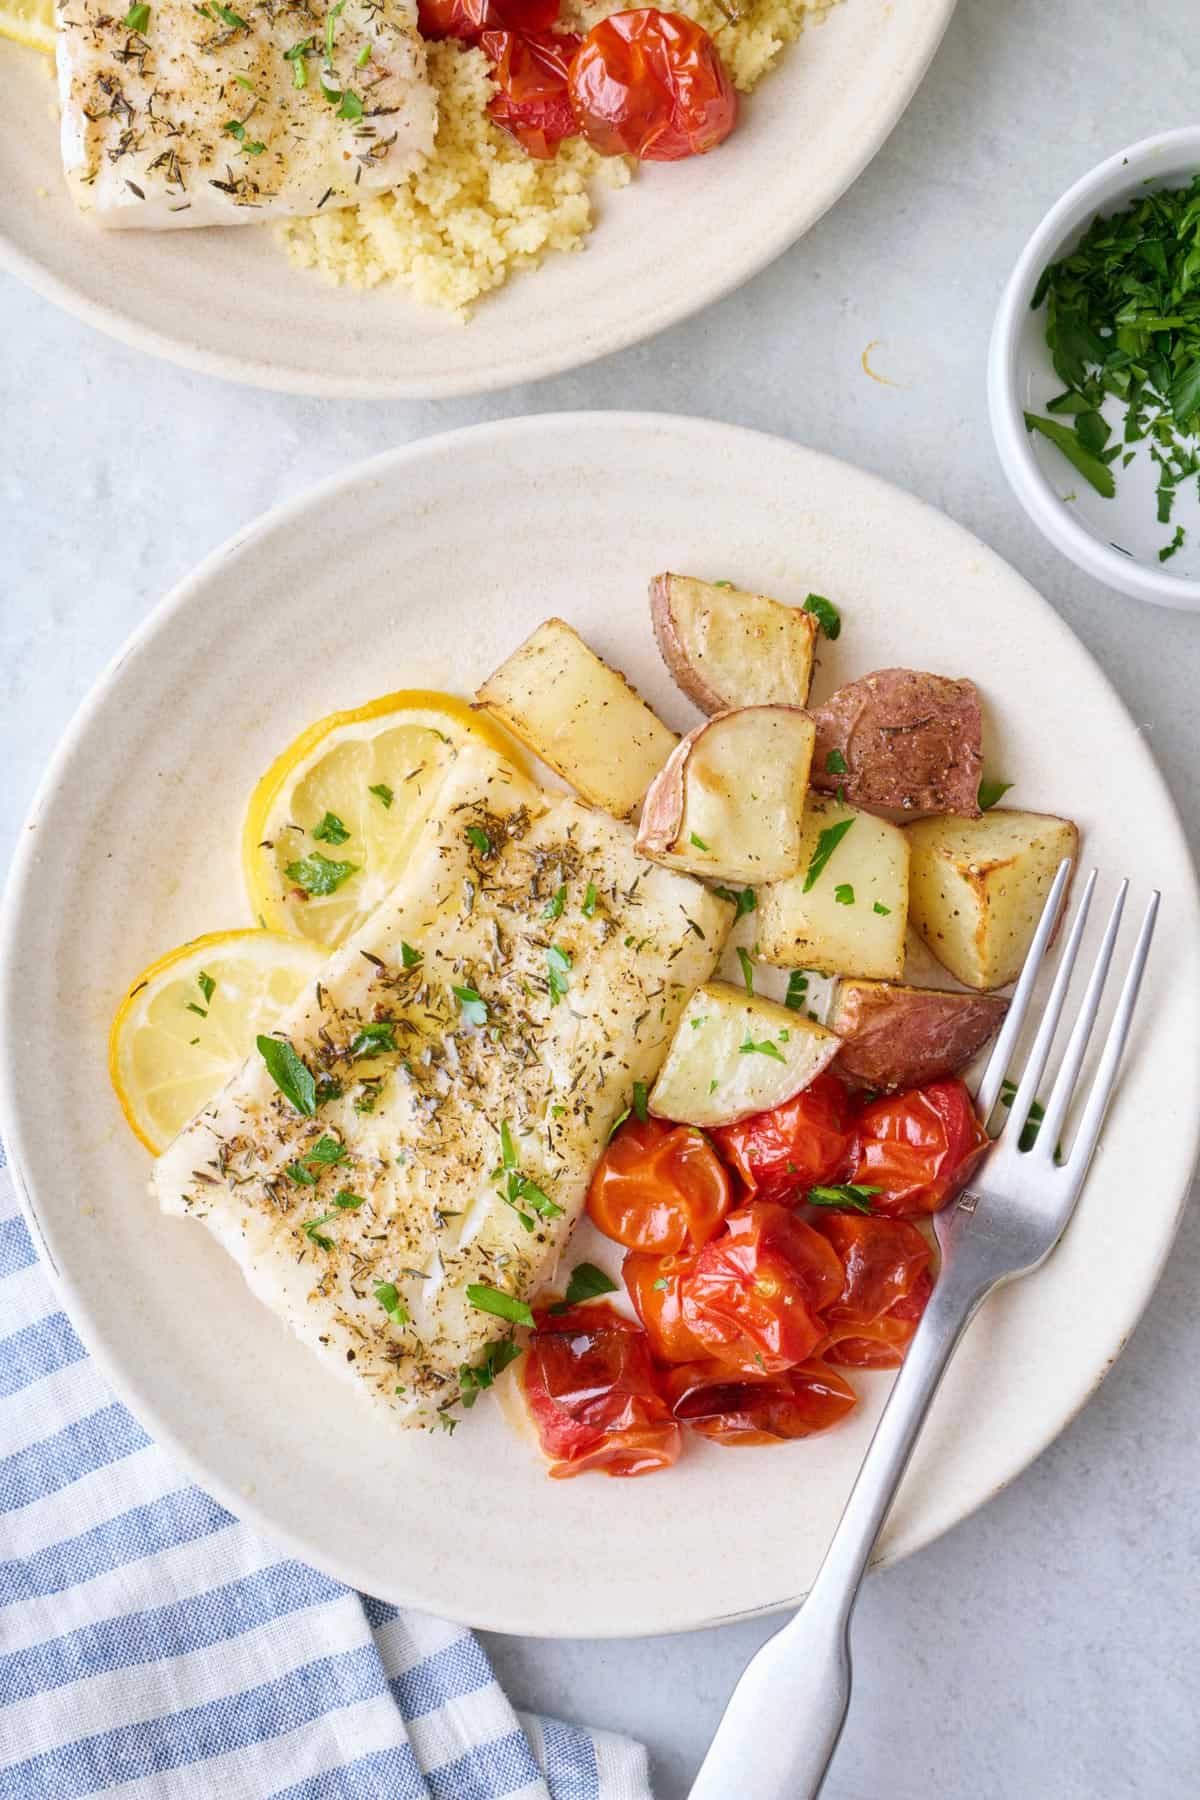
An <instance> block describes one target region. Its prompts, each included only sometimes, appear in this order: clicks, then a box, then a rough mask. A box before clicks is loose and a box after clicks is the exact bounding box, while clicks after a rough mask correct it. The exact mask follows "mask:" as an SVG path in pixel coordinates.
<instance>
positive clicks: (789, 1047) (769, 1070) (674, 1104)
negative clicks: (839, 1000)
mask: <svg viewBox="0 0 1200 1800" xmlns="http://www.w3.org/2000/svg"><path fill="white" fill-rule="evenodd" d="M840 1042H841V1040H840V1039H839V1038H838V1037H836V1036H835V1035H834V1033H833V1032H832V1031H827V1030H826V1029H825V1027H824V1026H823V1025H816V1024H814V1023H813V1021H812V1020H811V1019H806V1018H805V1017H804V1016H803V1015H802V1014H800V1013H795V1012H790V1011H789V1010H788V1008H787V1007H786V1006H780V1005H779V1004H778V1002H777V1001H775V1000H764V999H761V998H759V996H758V995H754V994H744V993H742V992H741V990H740V989H738V988H735V987H731V986H730V985H729V983H728V982H724V981H710V982H709V983H708V984H707V986H705V987H702V988H697V989H696V992H695V993H694V994H693V995H692V997H691V999H690V1000H689V1001H688V1003H687V1006H686V1007H685V1009H684V1013H683V1017H682V1018H681V1019H680V1021H679V1024H678V1025H677V1027H676V1029H675V1036H674V1037H673V1038H672V1040H671V1047H670V1049H669V1050H668V1051H667V1058H666V1061H665V1062H664V1063H663V1066H662V1068H661V1069H660V1070H659V1073H658V1080H657V1081H656V1082H655V1084H654V1086H653V1088H652V1089H651V1091H650V1102H649V1104H650V1111H651V1112H652V1113H656V1114H657V1115H658V1117H659V1118H663V1119H674V1120H676V1121H677V1122H678V1123H679V1124H681V1125H701V1126H709V1125H732V1124H734V1123H735V1122H736V1121H737V1120H738V1119H748V1118H749V1117H750V1115H751V1113H757V1112H766V1111H767V1110H768V1109H769V1108H770V1107H772V1106H782V1105H783V1103H784V1101H785V1100H790V1099H791V1098H792V1095H793V1094H798V1093H799V1092H800V1089H801V1088H805V1087H807V1086H808V1084H809V1082H810V1081H811V1080H812V1079H813V1077H814V1076H815V1075H819V1074H820V1073H821V1070H822V1069H823V1068H825V1067H826V1065H827V1064H828V1063H830V1062H832V1060H833V1058H834V1057H835V1056H836V1055H837V1053H838V1049H839V1046H840Z"/></svg>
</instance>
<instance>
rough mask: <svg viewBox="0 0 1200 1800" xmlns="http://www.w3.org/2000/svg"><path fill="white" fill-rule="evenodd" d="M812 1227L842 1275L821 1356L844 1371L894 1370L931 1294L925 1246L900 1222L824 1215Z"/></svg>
mask: <svg viewBox="0 0 1200 1800" xmlns="http://www.w3.org/2000/svg"><path fill="white" fill-rule="evenodd" d="M813 1225H814V1229H815V1230H817V1231H819V1232H820V1233H821V1235H822V1237H825V1238H828V1240H829V1242H830V1243H831V1244H832V1245H833V1247H834V1249H835V1250H836V1251H837V1253H838V1255H839V1256H840V1257H841V1259H842V1264H843V1267H844V1268H845V1271H846V1279H845V1284H844V1286H843V1288H842V1291H841V1293H840V1294H839V1295H838V1297H837V1299H836V1300H835V1301H834V1302H833V1304H832V1306H830V1307H829V1308H828V1310H827V1312H826V1314H825V1320H826V1325H827V1327H828V1331H829V1336H828V1338H827V1339H826V1341H825V1343H824V1344H822V1346H821V1354H822V1355H823V1356H824V1357H825V1358H826V1359H827V1360H828V1361H829V1362H831V1363H837V1364H839V1365H840V1366H842V1367H845V1368H855V1369H898V1368H899V1367H900V1364H901V1362H902V1361H903V1360H904V1352H905V1350H906V1349H907V1347H908V1344H909V1341H910V1339H911V1338H912V1335H913V1332H914V1331H915V1330H916V1329H917V1322H918V1320H919V1319H920V1317H921V1314H922V1312H923V1311H924V1310H925V1303H926V1301H927V1300H928V1298H929V1295H930V1293H931V1292H932V1290H933V1276H932V1273H931V1264H932V1262H933V1253H932V1252H931V1250H930V1248H929V1245H928V1244H927V1243H926V1242H925V1239H924V1238H923V1237H922V1236H921V1233H920V1232H919V1231H918V1230H917V1228H916V1226H915V1225H909V1224H908V1223H906V1221H905V1220H903V1219H885V1218H876V1217H871V1218H864V1217H861V1216H860V1215H858V1214H850V1213H829V1214H827V1215H825V1216H824V1217H822V1218H820V1219H815V1220H814V1221H813Z"/></svg>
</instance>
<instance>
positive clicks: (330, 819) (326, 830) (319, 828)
mask: <svg viewBox="0 0 1200 1800" xmlns="http://www.w3.org/2000/svg"><path fill="white" fill-rule="evenodd" d="M225 129H226V131H228V130H229V127H228V125H227V126H226V127H225ZM313 836H314V837H315V838H319V839H320V841H321V843H323V844H344V843H345V842H346V839H347V838H348V837H349V836H350V833H349V832H348V831H347V830H346V827H345V826H344V825H343V823H342V821H341V820H340V819H339V818H338V816H337V814H336V813H333V812H327V813H326V814H325V817H324V818H323V819H322V820H321V823H320V824H319V825H314V827H313Z"/></svg>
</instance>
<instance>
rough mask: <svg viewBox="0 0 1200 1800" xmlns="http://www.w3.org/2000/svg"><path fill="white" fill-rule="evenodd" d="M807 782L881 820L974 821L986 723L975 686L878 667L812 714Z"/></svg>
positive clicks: (976, 810)
mask: <svg viewBox="0 0 1200 1800" xmlns="http://www.w3.org/2000/svg"><path fill="white" fill-rule="evenodd" d="M813 719H814V720H815V722H816V727H817V744H816V749H815V750H814V752H813V772H812V784H813V786H814V787H815V788H820V789H822V790H824V792H826V793H834V792H836V791H840V792H841V794H842V796H843V798H844V799H846V800H848V801H849V802H850V804H851V805H852V806H861V807H865V809H866V810H867V811H868V812H877V813H880V814H881V815H882V816H883V817H884V818H891V819H905V820H906V819H919V818H923V817H925V816H926V815H927V814H930V813H962V814H964V815H965V816H966V817H968V818H977V817H978V815H979V778H980V776H981V775H982V773H983V724H982V720H981V718H980V713H979V693H978V690H977V689H976V687H975V684H974V682H973V681H951V680H949V679H948V677H946V676H945V675H930V674H927V673H926V672H925V671H924V670H921V669H878V670H876V672H875V674H874V675H864V676H863V677H862V678H861V680H859V681H851V682H849V683H848V684H847V685H846V686H845V687H843V688H839V689H838V691H837V693H836V694H833V695H831V696H830V698H829V699H828V700H826V702H825V704H824V705H823V706H818V707H815V708H814V709H813Z"/></svg>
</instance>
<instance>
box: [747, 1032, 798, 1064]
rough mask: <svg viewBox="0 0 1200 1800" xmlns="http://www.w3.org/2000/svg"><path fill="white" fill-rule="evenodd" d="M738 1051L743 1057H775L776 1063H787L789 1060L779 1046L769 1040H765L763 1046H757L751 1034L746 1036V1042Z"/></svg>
mask: <svg viewBox="0 0 1200 1800" xmlns="http://www.w3.org/2000/svg"><path fill="white" fill-rule="evenodd" d="M738 1050H739V1051H740V1052H741V1054H742V1055H743V1056H750V1055H755V1056H773V1057H774V1058H775V1061H776V1062H786V1060H787V1058H786V1057H785V1056H784V1054H783V1051H782V1050H781V1049H780V1048H779V1045H778V1044H773V1043H772V1042H771V1040H770V1039H769V1038H764V1039H763V1041H762V1043H761V1044H756V1043H755V1042H754V1039H753V1038H752V1037H751V1036H750V1035H749V1033H747V1035H746V1041H745V1042H744V1043H742V1044H739V1045H738Z"/></svg>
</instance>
